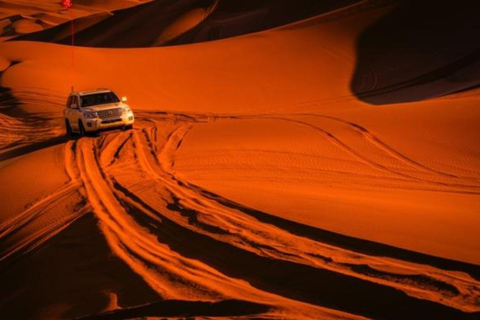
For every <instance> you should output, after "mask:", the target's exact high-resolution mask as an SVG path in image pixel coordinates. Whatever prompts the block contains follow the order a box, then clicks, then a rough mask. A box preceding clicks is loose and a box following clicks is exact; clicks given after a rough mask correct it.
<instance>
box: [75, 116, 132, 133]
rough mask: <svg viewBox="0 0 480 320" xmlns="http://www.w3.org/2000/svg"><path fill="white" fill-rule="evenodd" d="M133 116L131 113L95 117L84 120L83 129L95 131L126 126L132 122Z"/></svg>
mask: <svg viewBox="0 0 480 320" xmlns="http://www.w3.org/2000/svg"><path fill="white" fill-rule="evenodd" d="M134 121H135V117H134V116H133V114H132V113H127V114H124V115H121V116H120V117H114V118H104V119H101V118H97V119H87V120H84V127H85V131H87V132H95V131H100V130H104V129H111V128H120V127H126V126H130V125H132V124H133V122H134Z"/></svg>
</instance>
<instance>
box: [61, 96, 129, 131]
mask: <svg viewBox="0 0 480 320" xmlns="http://www.w3.org/2000/svg"><path fill="white" fill-rule="evenodd" d="M126 101H127V99H126V98H122V100H120V99H119V98H118V97H117V95H116V94H115V93H113V92H112V91H111V90H106V89H98V90H93V91H84V92H72V93H70V95H69V96H68V100H67V106H66V108H65V110H64V111H63V116H64V118H65V127H66V131H67V134H68V135H70V136H72V135H73V134H74V133H79V134H80V135H85V134H86V133H94V132H98V131H100V130H102V129H109V128H125V129H131V128H132V127H133V122H134V116H133V112H132V110H131V109H130V107H129V106H128V105H127V104H126V103H125V102H126Z"/></svg>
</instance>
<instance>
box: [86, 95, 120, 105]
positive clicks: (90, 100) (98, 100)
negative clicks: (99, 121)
mask: <svg viewBox="0 0 480 320" xmlns="http://www.w3.org/2000/svg"><path fill="white" fill-rule="evenodd" d="M81 99H82V107H84V108H85V107H90V106H96V105H99V104H107V103H115V102H120V99H118V97H117V96H116V95H115V94H114V93H113V92H104V93H94V94H87V95H84V96H82V97H81Z"/></svg>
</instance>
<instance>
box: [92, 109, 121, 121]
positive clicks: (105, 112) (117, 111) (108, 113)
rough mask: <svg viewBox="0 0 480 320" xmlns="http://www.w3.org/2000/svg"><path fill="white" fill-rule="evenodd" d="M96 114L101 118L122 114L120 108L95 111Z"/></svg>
mask: <svg viewBox="0 0 480 320" xmlns="http://www.w3.org/2000/svg"><path fill="white" fill-rule="evenodd" d="M97 114H98V116H99V117H100V118H102V119H108V118H113V117H118V116H121V115H122V108H116V109H108V110H100V111H97Z"/></svg>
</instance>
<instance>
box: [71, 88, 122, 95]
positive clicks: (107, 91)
mask: <svg viewBox="0 0 480 320" xmlns="http://www.w3.org/2000/svg"><path fill="white" fill-rule="evenodd" d="M109 92H113V91H112V90H108V89H95V90H88V91H79V92H72V93H70V95H74V94H78V95H80V96H85V95H88V94H95V93H109Z"/></svg>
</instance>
